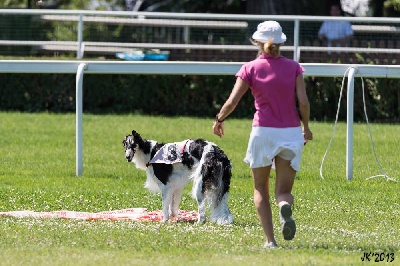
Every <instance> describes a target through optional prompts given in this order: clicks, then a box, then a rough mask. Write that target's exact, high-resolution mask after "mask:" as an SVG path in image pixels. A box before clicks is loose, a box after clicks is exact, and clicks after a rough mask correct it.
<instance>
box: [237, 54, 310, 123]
mask: <svg viewBox="0 0 400 266" xmlns="http://www.w3.org/2000/svg"><path fill="white" fill-rule="evenodd" d="M303 72H304V69H303V68H302V67H301V65H300V64H299V63H297V62H296V61H293V60H290V59H287V58H285V57H283V56H279V57H277V58H274V57H272V56H270V55H265V54H263V55H260V56H259V57H258V58H257V59H255V60H253V61H250V62H248V63H246V64H244V65H243V66H242V67H241V68H240V70H239V71H238V72H237V73H236V75H235V76H236V77H239V78H241V79H242V80H244V81H245V82H246V83H247V84H248V85H249V86H250V88H251V93H252V94H253V97H254V107H255V108H256V112H255V114H254V118H253V126H261V127H275V128H285V127H298V126H300V125H301V124H300V118H299V113H298V111H297V108H296V78H297V77H298V76H299V75H301V74H302V73H303Z"/></svg>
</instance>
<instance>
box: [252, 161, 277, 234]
mask: <svg viewBox="0 0 400 266" xmlns="http://www.w3.org/2000/svg"><path fill="white" fill-rule="evenodd" d="M251 171H252V174H253V179H254V205H255V207H256V209H257V213H258V217H259V219H260V222H261V226H262V228H263V230H264V234H265V237H266V238H267V241H268V242H276V241H275V236H274V227H273V223H272V212H271V204H270V202H269V174H270V171H271V166H267V167H260V168H252V169H251Z"/></svg>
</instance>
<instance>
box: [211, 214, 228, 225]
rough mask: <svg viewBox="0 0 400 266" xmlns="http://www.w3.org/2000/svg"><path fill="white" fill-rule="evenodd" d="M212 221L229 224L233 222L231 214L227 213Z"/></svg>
mask: <svg viewBox="0 0 400 266" xmlns="http://www.w3.org/2000/svg"><path fill="white" fill-rule="evenodd" d="M213 222H215V223H216V224H220V225H230V224H231V223H233V216H232V215H229V216H227V217H219V218H217V219H215V220H214V221H213Z"/></svg>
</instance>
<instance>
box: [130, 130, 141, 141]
mask: <svg viewBox="0 0 400 266" xmlns="http://www.w3.org/2000/svg"><path fill="white" fill-rule="evenodd" d="M132 136H133V138H134V139H142V137H141V136H140V134H139V133H137V132H136V131H135V130H132Z"/></svg>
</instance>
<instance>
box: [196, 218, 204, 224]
mask: <svg viewBox="0 0 400 266" xmlns="http://www.w3.org/2000/svg"><path fill="white" fill-rule="evenodd" d="M205 222H206V218H205V217H200V216H199V218H198V219H197V222H196V224H198V225H200V224H204V223H205Z"/></svg>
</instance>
